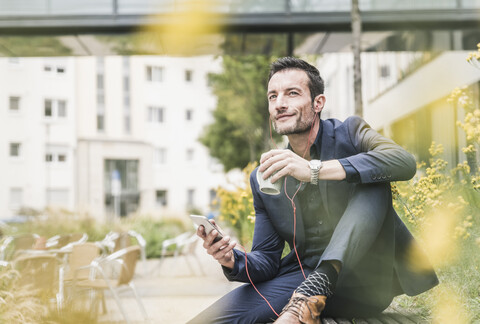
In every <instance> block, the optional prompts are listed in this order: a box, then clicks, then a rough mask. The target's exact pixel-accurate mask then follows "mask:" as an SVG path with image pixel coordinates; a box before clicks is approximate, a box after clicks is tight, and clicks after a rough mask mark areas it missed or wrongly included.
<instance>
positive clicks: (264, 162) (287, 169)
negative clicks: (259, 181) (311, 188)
mask: <svg viewBox="0 0 480 324" xmlns="http://www.w3.org/2000/svg"><path fill="white" fill-rule="evenodd" d="M259 170H260V171H261V172H264V173H263V178H264V179H267V178H268V177H269V176H271V175H272V174H273V173H275V172H277V173H275V175H273V177H272V182H275V181H277V180H278V179H280V178H282V177H284V176H287V175H289V176H292V177H294V178H295V179H297V180H300V181H303V182H310V167H309V166H308V161H307V160H305V159H304V158H302V157H301V156H299V155H297V154H295V153H294V152H292V151H290V150H271V151H268V152H266V153H263V154H262V156H261V158H260V167H259Z"/></svg>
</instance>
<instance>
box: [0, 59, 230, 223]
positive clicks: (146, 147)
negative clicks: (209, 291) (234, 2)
mask: <svg viewBox="0 0 480 324" xmlns="http://www.w3.org/2000/svg"><path fill="white" fill-rule="evenodd" d="M0 69H1V71H3V73H2V77H1V79H0V82H1V84H0V86H1V90H0V97H2V98H3V100H2V101H3V103H2V105H1V106H2V109H0V110H1V112H0V124H1V125H2V127H1V129H2V132H3V135H2V136H0V141H1V142H0V145H1V146H2V147H3V148H4V153H3V154H2V155H3V158H1V159H0V163H1V165H0V166H1V167H2V170H3V172H4V176H3V177H2V178H3V179H4V181H2V183H1V184H0V206H2V208H1V209H2V211H1V212H2V217H3V218H9V217H12V216H13V215H15V214H17V213H18V212H19V211H20V209H21V208H22V207H23V208H25V207H28V208H34V209H38V210H42V209H43V208H45V207H47V206H51V207H57V208H65V209H67V210H71V211H75V212H80V213H87V214H89V215H91V216H93V217H96V218H104V219H107V218H109V217H115V216H126V215H128V214H131V213H134V212H140V213H146V214H152V215H157V216H160V215H168V216H175V215H182V214H184V213H186V212H187V211H188V210H192V209H196V210H199V211H201V212H208V211H209V209H210V203H211V201H212V200H213V199H214V197H215V190H216V188H217V187H218V186H219V185H222V184H224V183H225V176H224V173H223V168H222V166H221V165H220V164H219V163H218V162H216V161H215V160H214V159H212V158H210V157H209V155H208V152H207V150H206V148H205V147H203V146H202V145H201V144H200V143H198V141H197V138H198V137H199V135H200V134H201V132H202V130H203V127H204V126H205V125H206V124H208V123H209V122H210V121H211V114H210V112H211V110H213V109H214V108H215V105H216V101H215V98H214V96H213V95H212V93H211V91H210V88H209V85H208V74H209V73H211V72H219V71H220V61H219V60H216V59H214V58H213V57H212V56H201V57H191V58H174V57H159V56H130V57H122V56H107V57H69V58H28V59H27V58H18V59H2V60H0Z"/></svg>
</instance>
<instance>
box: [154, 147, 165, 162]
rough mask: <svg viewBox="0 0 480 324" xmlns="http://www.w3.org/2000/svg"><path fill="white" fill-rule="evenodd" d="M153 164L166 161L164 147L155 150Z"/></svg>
mask: <svg viewBox="0 0 480 324" xmlns="http://www.w3.org/2000/svg"><path fill="white" fill-rule="evenodd" d="M154 162H155V164H165V163H167V149H166V148H163V147H162V148H157V149H156V150H155V157H154Z"/></svg>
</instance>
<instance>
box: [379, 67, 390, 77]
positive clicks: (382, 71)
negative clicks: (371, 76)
mask: <svg viewBox="0 0 480 324" xmlns="http://www.w3.org/2000/svg"><path fill="white" fill-rule="evenodd" d="M379 74H380V77H381V78H388V77H389V76H390V67H389V66H388V65H382V66H380V70H379Z"/></svg>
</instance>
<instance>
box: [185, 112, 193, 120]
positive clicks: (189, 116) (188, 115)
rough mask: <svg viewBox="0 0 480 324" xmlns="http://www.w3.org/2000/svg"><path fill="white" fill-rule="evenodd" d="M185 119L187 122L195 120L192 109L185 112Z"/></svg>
mask: <svg viewBox="0 0 480 324" xmlns="http://www.w3.org/2000/svg"><path fill="white" fill-rule="evenodd" d="M185 119H186V120H193V110H192V109H187V110H186V111H185Z"/></svg>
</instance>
